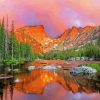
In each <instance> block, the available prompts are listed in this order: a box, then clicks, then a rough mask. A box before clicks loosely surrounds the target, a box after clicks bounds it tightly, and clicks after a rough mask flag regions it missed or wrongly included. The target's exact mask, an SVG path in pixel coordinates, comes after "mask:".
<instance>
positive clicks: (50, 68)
mask: <svg viewBox="0 0 100 100" xmlns="http://www.w3.org/2000/svg"><path fill="white" fill-rule="evenodd" d="M42 69H44V70H57V69H58V68H57V66H52V65H50V66H43V67H42Z"/></svg>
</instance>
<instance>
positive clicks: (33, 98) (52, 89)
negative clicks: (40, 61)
mask: <svg viewBox="0 0 100 100" xmlns="http://www.w3.org/2000/svg"><path fill="white" fill-rule="evenodd" d="M16 79H17V81H16V83H15V84H14V85H13V84H11V80H9V81H8V82H7V84H6V86H5V87H3V88H2V90H3V93H4V94H3V98H2V96H1V99H0V100H2V99H3V100H100V94H99V92H98V91H96V90H95V87H94V83H93V82H92V81H90V80H88V79H87V80H86V79H84V78H83V77H74V76H72V75H70V73H69V72H68V71H67V70H61V69H60V70H56V71H49V70H40V69H35V70H33V71H31V72H29V73H24V74H20V75H19V76H17V78H16ZM3 86H4V85H3ZM93 92H94V93H93ZM95 92H98V93H95Z"/></svg>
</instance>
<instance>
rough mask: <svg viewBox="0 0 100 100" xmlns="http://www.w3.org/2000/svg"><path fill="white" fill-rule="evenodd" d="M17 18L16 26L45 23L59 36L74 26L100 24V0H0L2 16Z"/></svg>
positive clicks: (10, 18) (47, 28)
mask: <svg viewBox="0 0 100 100" xmlns="http://www.w3.org/2000/svg"><path fill="white" fill-rule="evenodd" d="M7 14H8V16H9V20H10V21H11V20H14V21H15V27H16V28H19V27H22V26H26V25H44V27H45V30H46V32H47V33H48V34H50V35H54V36H58V35H60V34H62V33H63V32H64V31H65V30H66V29H67V28H69V27H72V26H86V25H100V0H0V18H2V17H3V16H4V17H6V15H7Z"/></svg>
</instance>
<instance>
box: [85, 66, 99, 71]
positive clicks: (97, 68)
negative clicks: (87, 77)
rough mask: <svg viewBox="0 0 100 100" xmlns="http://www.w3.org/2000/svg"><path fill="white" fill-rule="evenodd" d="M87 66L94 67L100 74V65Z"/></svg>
mask: <svg viewBox="0 0 100 100" xmlns="http://www.w3.org/2000/svg"><path fill="white" fill-rule="evenodd" d="M87 66H89V67H92V68H94V69H96V70H97V71H99V72H100V64H87Z"/></svg>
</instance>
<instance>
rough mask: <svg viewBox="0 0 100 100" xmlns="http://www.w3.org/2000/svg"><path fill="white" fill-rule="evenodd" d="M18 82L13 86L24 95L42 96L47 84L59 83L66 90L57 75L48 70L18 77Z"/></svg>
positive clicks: (34, 71) (63, 82) (62, 81)
mask: <svg viewBox="0 0 100 100" xmlns="http://www.w3.org/2000/svg"><path fill="white" fill-rule="evenodd" d="M18 79H19V82H18V83H17V84H16V85H15V88H16V89H17V90H18V91H21V92H24V93H31V94H33V93H39V94H42V93H43V91H44V88H45V87H46V86H47V85H48V84H52V83H59V84H61V85H62V86H63V87H64V88H65V89H67V86H66V83H65V81H64V79H63V78H62V77H60V76H59V75H58V74H57V73H55V72H51V71H48V70H33V71H32V72H31V73H30V74H24V75H21V76H20V77H18Z"/></svg>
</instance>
